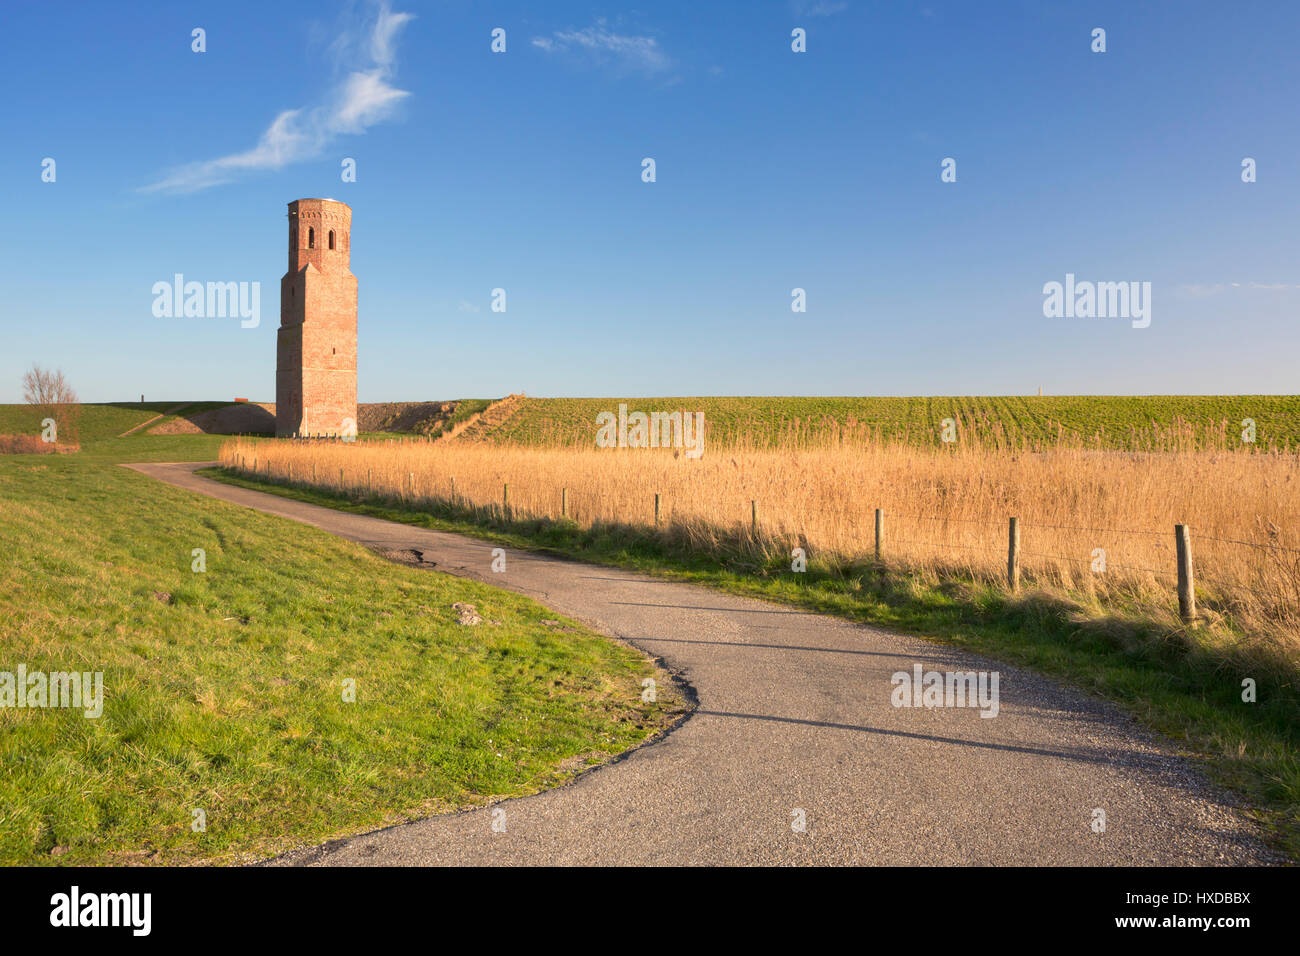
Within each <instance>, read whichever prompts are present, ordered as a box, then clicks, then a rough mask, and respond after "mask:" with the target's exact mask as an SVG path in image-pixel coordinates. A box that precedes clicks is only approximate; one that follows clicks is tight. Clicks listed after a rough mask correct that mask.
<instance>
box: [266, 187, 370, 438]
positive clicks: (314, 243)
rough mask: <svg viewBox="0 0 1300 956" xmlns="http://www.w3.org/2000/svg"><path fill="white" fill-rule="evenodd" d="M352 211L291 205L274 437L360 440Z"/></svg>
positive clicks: (333, 204) (322, 202) (330, 202)
mask: <svg viewBox="0 0 1300 956" xmlns="http://www.w3.org/2000/svg"><path fill="white" fill-rule="evenodd" d="M351 232H352V208H351V207H350V206H348V205H347V203H341V202H338V201H337V200H334V199H299V200H296V201H294V202H291V203H289V271H288V272H286V273H285V275H284V278H283V279H281V280H280V330H279V333H278V338H277V340H276V363H275V434H276V436H277V437H285V436H291V435H304V436H306V435H345V434H348V433H349V432H350V433H351V434H353V435H355V434H356V423H357V277H356V276H354V275H353V274H352V272H351V270H350V269H349V268H348V259H349V250H350V248H351Z"/></svg>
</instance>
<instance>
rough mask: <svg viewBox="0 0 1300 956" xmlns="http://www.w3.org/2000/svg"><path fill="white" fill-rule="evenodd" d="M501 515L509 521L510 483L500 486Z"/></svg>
mask: <svg viewBox="0 0 1300 956" xmlns="http://www.w3.org/2000/svg"><path fill="white" fill-rule="evenodd" d="M501 513H502V514H503V515H505V517H506V520H507V521H508V520H510V482H508V481H507V482H506V483H505V484H503V485H502V486H501Z"/></svg>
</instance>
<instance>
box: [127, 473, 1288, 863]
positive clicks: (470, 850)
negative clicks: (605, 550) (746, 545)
mask: <svg viewBox="0 0 1300 956" xmlns="http://www.w3.org/2000/svg"><path fill="white" fill-rule="evenodd" d="M130 467H133V468H135V469H136V470H138V471H141V472H143V473H145V474H147V475H152V476H153V477H155V478H158V479H161V480H162V481H166V482H168V483H170V484H174V485H177V486H179V487H182V488H186V489H189V490H192V491H195V492H197V493H199V494H204V495H209V496H211V497H214V498H220V499H222V500H224V501H229V502H233V503H235V504H238V505H244V506H246V507H250V508H255V509H257V510H259V511H263V512H267V513H269V514H273V515H278V516H280V517H283V518H286V519H289V520H292V521H299V522H302V523H304V524H309V525H313V526H315V527H317V528H321V529H323V530H325V531H328V532H330V533H332V534H337V535H340V536H342V537H344V538H348V539H350V540H353V541H357V542H360V543H361V544H364V545H367V546H370V547H374V548H380V549H389V550H402V549H408V548H416V549H420V550H421V551H423V552H424V560H425V561H426V562H427V561H434V562H436V566H437V570H438V571H444V572H447V573H450V574H455V575H460V576H464V577H470V578H475V579H478V580H481V581H485V582H487V583H489V584H493V585H496V586H499V587H504V588H508V589H511V590H515V591H518V592H521V593H523V594H526V595H528V596H529V597H532V598H533V599H535V600H537V601H539V602H541V603H542V604H544V605H546V606H548V607H551V608H553V609H555V610H556V611H559V612H561V613H563V614H567V615H570V616H572V617H575V618H578V619H581V620H583V621H586V622H588V623H590V624H591V625H592V626H593V627H595V628H597V629H598V630H601V631H602V632H604V633H607V634H610V635H613V636H616V637H618V638H619V639H621V640H624V641H627V642H628V643H630V644H632V645H634V646H636V647H638V648H640V649H642V650H644V651H645V652H646V653H648V654H650V655H652V656H655V657H657V658H660V659H661V660H662V661H663V663H664V666H665V667H666V668H667V669H669V670H670V671H672V672H674V673H675V674H677V675H679V676H680V677H681V678H682V679H683V680H684V681H685V682H687V683H688V684H689V685H690V686H691V687H692V688H693V689H694V692H695V694H696V695H698V709H697V710H696V711H695V712H694V713H693V714H692V715H691V716H690V717H689V718H688V719H687V720H685V721H684V722H683V723H682V724H681V725H680V726H679V727H678V728H677V729H676V730H674V731H673V732H672V733H670V734H669V735H667V736H666V737H664V738H662V739H661V740H659V741H658V742H655V743H653V744H650V745H648V746H644V747H641V748H640V749H638V750H635V751H633V752H632V753H631V754H629V755H627V756H626V758H625V759H622V760H619V761H617V762H615V763H612V764H609V765H607V766H604V767H600V768H597V769H595V770H592V771H590V772H588V773H585V774H583V775H581V776H579V777H578V778H577V779H576V780H574V782H572V783H571V784H569V785H567V786H564V787H560V788H557V789H555V790H550V791H548V792H545V793H541V794H538V795H535V796H532V797H525V798H521V799H517V800H507V801H504V802H502V803H500V804H498V805H496V806H495V807H490V808H486V809H483V810H475V811H469V812H464V813H456V814H450V815H446V816H437V817H431V818H428V819H424V820H420V821H417V822H415V823H410V824H405V825H402V826H397V827H393V828H390V829H385V830H380V831H376V832H373V833H368V834H364V835H361V836H357V837H352V838H349V839H344V840H338V841H335V842H332V843H329V844H326V845H325V846H322V847H316V848H310V849H305V850H301V851H296V852H294V853H291V854H289V855H287V856H285V857H282V858H280V859H279V860H276V861H274V862H275V863H278V864H286V865H293V864H297V865H302V864H308V865H310V864H321V865H332V866H338V865H348V864H361V865H427V864H867V865H880V864H883V865H910V864H940V865H966V864H1043V865H1079V866H1084V865H1089V866H1090V865H1139V866H1141V865H1180V864H1252V863H1270V862H1278V858H1277V857H1275V856H1274V855H1273V854H1272V853H1271V852H1270V851H1268V850H1267V849H1266V848H1265V847H1264V846H1263V845H1262V844H1261V843H1260V842H1259V840H1258V838H1257V836H1256V830H1255V828H1254V826H1253V824H1252V823H1251V822H1250V821H1249V820H1247V819H1246V818H1245V817H1244V816H1243V815H1242V813H1241V812H1240V810H1239V809H1237V808H1236V807H1235V806H1234V805H1233V803H1232V801H1231V799H1230V798H1228V797H1226V796H1225V795H1224V794H1223V793H1222V792H1220V791H1218V790H1217V789H1216V788H1214V787H1212V786H1211V785H1210V784H1209V783H1208V782H1207V781H1206V780H1205V778H1204V777H1203V776H1202V775H1201V774H1200V773H1199V772H1198V771H1197V770H1195V769H1194V768H1193V766H1192V765H1191V763H1190V762H1189V761H1188V760H1187V759H1185V758H1183V757H1181V756H1179V755H1178V753H1177V751H1176V749H1175V748H1174V746H1173V744H1172V743H1171V742H1170V741H1167V740H1164V739H1162V738H1159V737H1157V736H1155V735H1152V734H1149V733H1147V732H1145V731H1143V730H1141V729H1140V728H1139V727H1138V726H1137V725H1136V724H1135V722H1134V721H1133V720H1132V719H1131V718H1129V717H1127V716H1125V715H1123V714H1121V713H1120V712H1119V711H1117V710H1116V709H1115V708H1113V707H1111V706H1109V705H1107V704H1104V703H1102V702H1099V701H1097V700H1094V699H1092V698H1089V697H1087V696H1085V695H1083V694H1081V693H1078V692H1076V691H1073V690H1070V689H1068V688H1065V687H1062V686H1061V685H1059V684H1057V683H1055V682H1054V681H1052V680H1050V679H1048V678H1045V677H1042V676H1039V675H1037V674H1033V673H1030V672H1027V671H1024V670H1021V669H1018V668H1015V667H1011V666H1008V665H1006V664H1002V663H999V662H996V661H992V660H988V659H985V658H981V657H979V656H977V655H974V654H969V653H966V652H963V651H959V650H954V649H952V648H948V647H942V646H939V645H935V644H930V643H928V642H926V641H923V640H920V639H918V638H914V637H908V636H904V635H898V634H891V633H889V632H887V631H882V630H879V629H876V628H871V627H864V626H861V625H857V624H851V623H848V622H845V621H841V620H838V619H836V618H833V617H825V616H822V615H818V614H809V613H805V612H802V611H796V610H792V609H789V608H784V607H780V606H777V605H771V604H766V603H763V602H761V601H756V600H751V599H747V598H740V597H733V596H731V595H726V594H722V593H719V592H715V591H712V590H709V589H707V588H703V587H698V586H694V585H689V584H678V583H670V582H665V581H660V580H655V579H653V578H647V577H643V576H641V575H638V574H635V573H630V572H626V571H621V570H614V569H607V568H601V567H597V566H593V565H587V564H581V563H577V562H572V561H565V560H559V559H556V558H551V557H543V556H537V555H532V554H529V553H527V552H522V551H514V550H510V551H509V552H508V561H507V568H508V570H507V572H506V573H504V574H500V573H493V572H492V570H491V567H490V564H491V551H492V548H493V547H494V545H492V544H489V543H486V542H482V541H477V540H475V539H473V538H468V537H463V536H460V535H455V534H447V533H443V532H437V531H428V530H424V529H420V528H413V527H410V526H408V525H403V524H397V523H393V522H389V521H383V520H379V519H376V518H369V517H362V516H358V515H350V514H344V513H342V512H339V511H334V510H332V509H329V508H323V507H318V506H315V505H309V504H303V503H299V502H295V501H289V500H286V499H283V498H279V497H277V496H274V495H268V494H264V493H261V492H255V491H249V490H246V489H242V488H236V487H232V486H229V485H224V484H220V483H218V482H213V481H210V480H207V479H204V478H201V477H199V476H197V475H194V474H192V472H193V471H194V470H195V469H196V468H199V467H203V466H202V465H198V464H193V463H187V464H142V465H132V466H130ZM917 664H919V665H921V666H922V668H923V669H924V670H925V671H932V670H934V671H941V672H949V671H963V672H966V671H986V672H993V671H996V672H997V673H998V675H999V683H998V691H999V707H998V713H997V716H996V717H993V718H984V717H981V716H980V713H981V711H980V709H978V708H969V707H967V708H962V707H895V706H893V704H892V703H891V696H892V692H893V691H894V684H893V683H892V682H891V676H892V675H893V674H895V673H897V672H900V671H901V672H908V673H911V672H912V670H913V666H914V665H917ZM800 811H801V813H800ZM1097 811H1102V812H1104V814H1105V828H1104V832H1096V830H1095V821H1096V820H1098V819H1099V817H1098V816H1097ZM800 817H802V820H803V822H804V827H803V829H802V830H799V829H796V826H795V824H797V823H798V822H799V820H800ZM494 821H495V822H496V823H497V829H494V828H493V823H494ZM502 824H504V829H502V828H501V826H502Z"/></svg>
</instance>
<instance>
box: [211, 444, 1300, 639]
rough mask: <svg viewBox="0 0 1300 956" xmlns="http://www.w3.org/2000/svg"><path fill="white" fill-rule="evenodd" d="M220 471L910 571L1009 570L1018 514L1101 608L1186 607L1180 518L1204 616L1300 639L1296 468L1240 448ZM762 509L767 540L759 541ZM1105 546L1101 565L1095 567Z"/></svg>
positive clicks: (247, 466) (457, 460)
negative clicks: (1011, 529) (878, 512)
mask: <svg viewBox="0 0 1300 956" xmlns="http://www.w3.org/2000/svg"><path fill="white" fill-rule="evenodd" d="M221 461H222V463H223V464H224V465H227V466H230V467H234V468H241V467H242V468H243V469H244V470H245V471H248V472H251V471H253V470H254V469H256V471H257V472H258V473H260V474H263V475H265V474H268V473H269V475H270V476H271V477H273V478H277V479H280V480H287V479H290V478H292V480H294V481H295V482H297V483H303V484H313V483H314V484H316V485H318V486H320V487H322V488H324V489H332V490H346V491H351V492H364V491H367V490H370V491H372V492H374V493H376V494H382V495H387V496H392V497H395V498H401V499H404V500H408V501H413V502H416V503H421V502H431V501H434V500H445V499H447V498H449V497H450V495H451V494H452V491H453V486H454V491H455V494H456V496H457V499H458V501H459V502H460V503H463V504H472V505H476V506H484V507H486V506H492V505H494V504H495V505H499V504H500V503H501V501H502V493H503V485H505V484H507V483H508V484H509V499H510V506H511V509H512V512H513V513H514V516H515V517H552V518H558V517H559V516H560V508H561V489H563V488H567V489H568V516H569V517H570V518H572V519H573V520H574V521H576V522H577V523H578V524H579V525H581V526H584V527H589V526H591V525H593V524H601V523H614V524H634V525H650V524H653V521H654V496H655V495H656V494H659V495H660V496H661V503H662V504H661V516H660V520H661V524H662V526H663V527H664V528H665V530H666V532H667V531H668V530H669V529H671V531H672V532H673V533H675V534H679V535H684V536H686V538H687V539H688V540H690V541H691V543H692V544H693V545H694V546H697V547H699V548H710V547H716V546H718V545H719V544H721V543H722V542H723V540H724V539H725V540H729V541H733V542H734V541H735V540H736V537H737V533H738V532H739V533H740V536H741V537H742V538H746V537H748V539H749V541H750V544H752V545H755V546H757V547H758V548H759V549H760V550H766V552H767V554H768V556H777V552H778V551H779V552H780V553H781V555H782V556H785V557H786V559H788V554H789V549H790V548H791V547H792V546H793V545H795V544H802V545H803V546H804V547H806V548H807V549H808V552H809V554H810V556H811V557H814V558H821V559H823V560H830V561H845V560H848V561H852V560H856V559H860V558H862V557H864V556H867V555H869V554H871V553H873V552H874V547H875V515H874V509H876V508H881V509H883V510H884V513H885V549H884V550H885V556H886V557H887V558H888V559H889V560H890V561H893V562H898V563H902V564H906V565H908V566H911V567H914V568H920V569H924V568H930V569H948V570H951V569H954V568H956V569H959V570H965V571H968V572H970V573H971V574H973V575H975V576H976V577H978V578H981V579H990V580H996V579H998V578H1000V577H1001V576H1002V575H1003V574H1004V573H1005V567H1006V555H1007V519H1008V517H1010V516H1012V515H1014V516H1017V517H1018V518H1019V519H1020V528H1021V548H1022V567H1023V568H1024V574H1025V576H1026V580H1027V581H1028V582H1030V583H1035V582H1036V583H1039V584H1046V585H1052V586H1060V587H1064V588H1066V589H1069V590H1071V591H1075V592H1084V593H1086V594H1090V595H1093V596H1095V597H1097V598H1099V599H1104V598H1105V597H1107V596H1108V595H1114V594H1115V593H1116V592H1117V591H1123V592H1124V593H1125V594H1126V595H1128V596H1130V597H1132V596H1134V595H1141V596H1144V597H1145V598H1148V599H1150V600H1152V601H1154V602H1155V603H1156V604H1159V605H1161V606H1169V605H1171V604H1172V602H1173V601H1174V597H1175V576H1176V566H1175V561H1174V530H1173V526H1174V524H1176V523H1185V524H1188V525H1189V526H1190V527H1191V533H1192V550H1193V555H1194V560H1195V573H1196V580H1197V586H1198V589H1201V590H1202V592H1203V594H1204V596H1205V598H1206V601H1207V607H1210V608H1218V609H1220V610H1223V611H1227V612H1228V613H1229V614H1230V615H1231V617H1232V618H1233V619H1234V620H1236V621H1238V622H1239V623H1243V624H1245V625H1247V626H1248V628H1249V630H1251V631H1255V632H1260V631H1263V630H1267V629H1269V628H1272V629H1273V630H1272V632H1271V633H1270V634H1269V636H1271V637H1285V638H1286V643H1287V644H1291V643H1292V640H1293V635H1294V634H1295V633H1296V631H1297V624H1298V623H1300V620H1298V615H1297V608H1300V535H1297V529H1300V462H1298V460H1297V458H1296V457H1295V456H1294V455H1288V454H1281V453H1259V452H1239V451H1217V452H1184V453H1166V452H1156V453H1129V452H1114V451H1090V450H1087V449H1079V448H1074V449H1062V450H1058V451H1050V452H1023V451H1009V450H997V449H978V448H969V447H967V448H964V449H961V448H958V449H943V450H932V449H924V448H915V447H907V446H902V445H883V444H874V443H871V444H865V445H862V446H860V447H848V446H842V445H841V446H834V447H825V448H820V449H800V450H790V451H765V450H743V449H731V450H725V449H724V450H714V449H710V450H708V452H707V453H706V455H705V456H704V458H702V459H700V460H690V459H687V458H686V457H684V456H683V455H681V454H680V453H676V454H674V452H672V451H664V450H655V449H623V450H597V449H557V448H535V447H526V446H486V445H474V444H446V443H436V444H433V443H426V442H389V441H381V442H364V441H358V442H355V443H351V444H343V443H307V442H288V441H271V440H256V439H236V440H233V441H231V442H228V443H227V444H226V445H224V446H223V447H222V451H221ZM751 502H756V503H757V509H758V522H759V524H758V529H759V534H758V535H752V534H751V532H750V531H749V528H750V524H751V517H752V512H751V507H752V506H751ZM1095 549H1103V550H1104V552H1105V561H1106V572H1105V574H1098V573H1096V572H1094V571H1093V570H1092V568H1093V564H1094V562H1095V559H1096V557H1097V555H1096V554H1095Z"/></svg>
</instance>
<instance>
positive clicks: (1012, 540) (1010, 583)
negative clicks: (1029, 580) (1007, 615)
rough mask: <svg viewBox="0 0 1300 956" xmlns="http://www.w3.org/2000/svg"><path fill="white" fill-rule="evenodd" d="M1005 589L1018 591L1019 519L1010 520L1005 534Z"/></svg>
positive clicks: (1012, 591) (1013, 591)
mask: <svg viewBox="0 0 1300 956" xmlns="http://www.w3.org/2000/svg"><path fill="white" fill-rule="evenodd" d="M1007 587H1008V588H1010V589H1011V593H1013V594H1014V593H1015V592H1016V591H1018V590H1020V519H1019V518H1012V519H1011V523H1010V525H1009V527H1008V534H1007Z"/></svg>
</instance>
